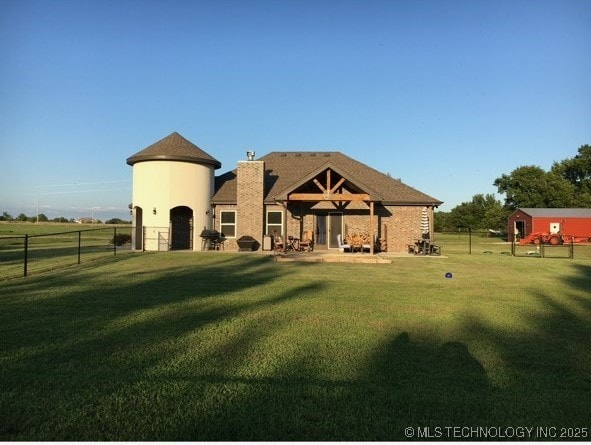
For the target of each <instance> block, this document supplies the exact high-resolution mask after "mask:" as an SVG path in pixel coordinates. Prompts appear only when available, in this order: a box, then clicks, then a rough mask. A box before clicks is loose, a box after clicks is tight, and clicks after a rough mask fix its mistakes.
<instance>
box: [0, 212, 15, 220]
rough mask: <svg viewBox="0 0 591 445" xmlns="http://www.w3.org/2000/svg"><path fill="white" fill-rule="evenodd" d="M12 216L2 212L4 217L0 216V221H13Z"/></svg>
mask: <svg viewBox="0 0 591 445" xmlns="http://www.w3.org/2000/svg"><path fill="white" fill-rule="evenodd" d="M12 220H13V218H12V215H11V214H10V213H8V212H2V216H0V221H12Z"/></svg>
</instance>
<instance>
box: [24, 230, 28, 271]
mask: <svg viewBox="0 0 591 445" xmlns="http://www.w3.org/2000/svg"><path fill="white" fill-rule="evenodd" d="M28 259H29V235H27V234H25V264H24V271H23V276H25V277H26V276H27V261H28Z"/></svg>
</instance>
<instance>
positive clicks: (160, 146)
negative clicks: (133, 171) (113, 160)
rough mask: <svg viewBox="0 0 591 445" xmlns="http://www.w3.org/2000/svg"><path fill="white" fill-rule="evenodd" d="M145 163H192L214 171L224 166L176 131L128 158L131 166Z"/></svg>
mask: <svg viewBox="0 0 591 445" xmlns="http://www.w3.org/2000/svg"><path fill="white" fill-rule="evenodd" d="M144 161H181V162H191V163H193V164H204V165H209V166H211V167H213V168H214V169H218V168H220V167H221V166H222V164H221V163H220V161H218V160H217V159H215V158H213V157H212V156H210V155H209V154H207V153H206V152H204V151H203V150H202V149H201V148H199V147H197V146H196V145H195V144H193V143H192V142H191V141H189V140H187V139H185V138H184V137H182V136H181V135H180V134H178V133H177V132H176V131H175V132H173V133H171V134H169V135H168V136H166V137H165V138H163V139H160V140H159V141H158V142H155V143H154V144H152V145H150V146H149V147H147V148H144V149H143V150H141V151H138V152H137V153H136V154H134V155H133V156H130V157H129V158H127V163H128V164H129V165H133V164H135V163H137V162H144Z"/></svg>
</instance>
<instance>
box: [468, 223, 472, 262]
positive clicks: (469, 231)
mask: <svg viewBox="0 0 591 445" xmlns="http://www.w3.org/2000/svg"><path fill="white" fill-rule="evenodd" d="M468 240H469V241H468V245H469V248H468V254H469V255H472V227H468Z"/></svg>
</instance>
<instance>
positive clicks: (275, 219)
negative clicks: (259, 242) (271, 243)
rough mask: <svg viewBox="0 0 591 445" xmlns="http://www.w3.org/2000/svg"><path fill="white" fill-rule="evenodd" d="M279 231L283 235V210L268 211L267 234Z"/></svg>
mask: <svg viewBox="0 0 591 445" xmlns="http://www.w3.org/2000/svg"><path fill="white" fill-rule="evenodd" d="M274 231H277V233H278V234H279V235H283V212H282V211H281V210H269V211H267V231H266V234H267V235H273V232H274Z"/></svg>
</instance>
